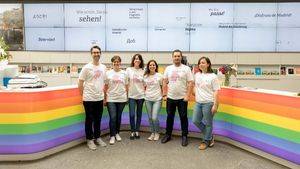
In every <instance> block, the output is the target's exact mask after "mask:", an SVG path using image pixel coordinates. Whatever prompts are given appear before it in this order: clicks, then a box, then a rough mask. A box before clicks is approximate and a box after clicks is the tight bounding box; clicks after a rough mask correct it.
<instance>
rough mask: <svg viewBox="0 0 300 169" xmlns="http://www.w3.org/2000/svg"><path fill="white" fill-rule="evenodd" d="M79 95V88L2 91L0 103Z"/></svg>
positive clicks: (26, 101)
mask: <svg viewBox="0 0 300 169" xmlns="http://www.w3.org/2000/svg"><path fill="white" fill-rule="evenodd" d="M75 96H79V90H78V89H77V88H73V89H61V90H53V91H40V92H1V97H0V103H16V102H21V103H28V102H40V101H49V100H54V99H58V98H59V99H61V98H69V97H75Z"/></svg>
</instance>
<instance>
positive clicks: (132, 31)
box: [106, 3, 147, 51]
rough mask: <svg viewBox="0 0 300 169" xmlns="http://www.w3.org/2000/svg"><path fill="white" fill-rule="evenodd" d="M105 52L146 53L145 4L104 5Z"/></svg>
mask: <svg viewBox="0 0 300 169" xmlns="http://www.w3.org/2000/svg"><path fill="white" fill-rule="evenodd" d="M106 11H107V13H106V18H107V22H106V35H107V38H106V45H107V48H106V50H108V51H147V4H146V3H141V4H107V5H106Z"/></svg>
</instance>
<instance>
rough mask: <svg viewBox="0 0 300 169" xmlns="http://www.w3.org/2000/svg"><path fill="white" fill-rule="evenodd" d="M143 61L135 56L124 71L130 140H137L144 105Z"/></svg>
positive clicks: (139, 56)
mask: <svg viewBox="0 0 300 169" xmlns="http://www.w3.org/2000/svg"><path fill="white" fill-rule="evenodd" d="M143 68H144V61H143V58H142V55H140V54H135V55H134V56H133V57H132V60H131V66H130V67H129V68H127V69H126V73H127V76H128V80H129V85H128V98H129V99H128V103H129V118H130V129H131V135H130V139H131V140H133V139H135V138H136V139H139V138H140V135H139V130H140V125H141V120H142V111H143V104H144V95H145V93H144V92H145V88H144V83H143V77H144V70H143Z"/></svg>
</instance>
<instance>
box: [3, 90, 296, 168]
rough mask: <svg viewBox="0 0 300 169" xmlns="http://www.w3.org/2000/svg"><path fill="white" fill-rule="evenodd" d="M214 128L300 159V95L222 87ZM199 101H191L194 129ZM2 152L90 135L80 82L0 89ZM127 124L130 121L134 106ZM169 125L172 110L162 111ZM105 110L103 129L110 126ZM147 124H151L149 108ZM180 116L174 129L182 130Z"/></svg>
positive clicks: (124, 121) (43, 147)
mask: <svg viewBox="0 0 300 169" xmlns="http://www.w3.org/2000/svg"><path fill="white" fill-rule="evenodd" d="M220 102H221V104H220V107H219V110H218V111H219V112H218V113H217V114H216V116H215V118H214V133H215V134H217V135H221V136H224V137H228V138H231V139H233V140H236V141H238V142H241V143H244V144H247V145H249V146H252V147H255V148H257V149H259V150H262V151H264V152H267V153H270V154H272V155H275V156H278V157H281V158H283V159H286V160H288V161H291V162H293V163H296V164H300V98H298V97H289V96H281V95H274V94H266V93H258V92H251V91H244V90H237V89H229V88H222V90H221V91H220ZM193 105H194V102H190V103H189V113H188V116H189V119H190V120H189V122H190V123H189V130H190V131H191V132H199V130H198V129H197V128H196V127H195V126H194V125H193V124H192V122H191V118H192V113H193V112H192V111H193ZM0 107H1V109H0V155H14V154H32V153H37V152H42V151H45V150H48V149H51V148H54V147H57V146H59V145H62V144H65V143H68V142H71V141H73V140H77V139H81V138H83V137H84V110H83V107H82V102H81V97H80V95H79V92H78V89H77V88H70V89H61V90H53V91H41V92H0ZM124 112H125V113H123V119H122V124H129V116H128V113H126V112H128V108H127V107H126V108H125V110H124ZM159 119H160V124H161V127H165V126H166V125H165V122H166V111H165V108H164V107H163V108H162V111H161V114H160V116H159ZM108 121H109V118H108V115H107V110H106V109H105V110H104V114H103V118H102V126H101V129H107V128H108ZM142 125H143V126H148V117H147V115H146V113H144V114H143V119H142ZM180 128H181V127H180V122H179V119H178V117H176V119H175V123H174V129H175V130H180Z"/></svg>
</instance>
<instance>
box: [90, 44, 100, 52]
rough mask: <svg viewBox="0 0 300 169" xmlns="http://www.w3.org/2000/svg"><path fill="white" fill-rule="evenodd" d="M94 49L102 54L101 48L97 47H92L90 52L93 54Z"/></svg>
mask: <svg viewBox="0 0 300 169" xmlns="http://www.w3.org/2000/svg"><path fill="white" fill-rule="evenodd" d="M93 49H99V51H100V53H101V48H100V47H99V46H97V45H95V46H92V47H91V49H90V52H91V53H92V51H93Z"/></svg>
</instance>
